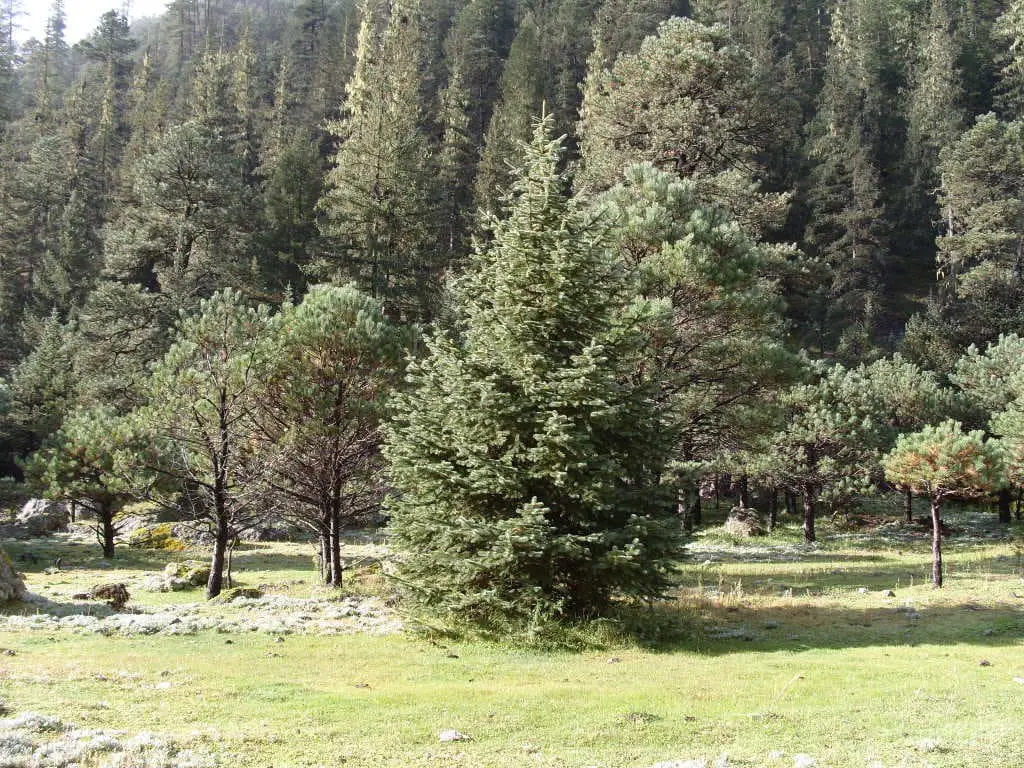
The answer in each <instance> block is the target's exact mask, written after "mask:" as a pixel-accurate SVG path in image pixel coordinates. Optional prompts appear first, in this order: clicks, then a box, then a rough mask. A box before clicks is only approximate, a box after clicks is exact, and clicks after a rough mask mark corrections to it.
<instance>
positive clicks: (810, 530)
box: [804, 483, 817, 544]
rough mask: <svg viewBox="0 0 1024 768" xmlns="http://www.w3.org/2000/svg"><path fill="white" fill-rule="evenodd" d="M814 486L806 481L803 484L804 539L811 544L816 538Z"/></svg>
mask: <svg viewBox="0 0 1024 768" xmlns="http://www.w3.org/2000/svg"><path fill="white" fill-rule="evenodd" d="M814 517H815V511H814V486H813V485H811V484H810V483H808V484H807V485H805V486H804V541H805V542H806V543H808V544H812V543H813V542H814V541H816V540H817V536H816V535H815V533H814Z"/></svg>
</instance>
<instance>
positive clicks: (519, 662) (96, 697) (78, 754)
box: [0, 510, 1024, 768]
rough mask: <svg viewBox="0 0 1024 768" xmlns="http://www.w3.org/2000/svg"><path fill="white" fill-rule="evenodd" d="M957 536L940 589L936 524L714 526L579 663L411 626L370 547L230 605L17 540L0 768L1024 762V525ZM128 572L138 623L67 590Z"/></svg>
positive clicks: (979, 525)
mask: <svg viewBox="0 0 1024 768" xmlns="http://www.w3.org/2000/svg"><path fill="white" fill-rule="evenodd" d="M893 514H894V515H895V510H893ZM948 522H949V524H950V525H951V526H952V527H953V531H952V532H951V535H950V536H949V537H948V538H947V539H946V548H945V551H946V566H947V568H946V577H947V583H946V587H945V588H944V589H942V590H933V589H932V588H931V586H930V582H929V574H930V541H929V536H928V533H927V531H926V529H924V528H923V527H916V526H907V525H903V524H901V523H888V522H886V521H885V520H884V519H875V518H866V519H863V520H862V521H861V525H852V526H851V525H847V524H846V523H845V522H843V521H836V522H834V523H833V522H831V521H828V520H824V521H821V525H820V529H819V534H820V539H821V540H820V542H819V543H818V544H817V545H816V546H813V547H805V546H804V545H802V544H801V543H800V534H799V529H798V527H797V524H796V522H795V521H793V522H790V523H787V524H786V525H784V526H783V527H782V528H781V529H779V530H778V531H776V532H775V533H774V534H772V535H771V536H768V537H762V538H759V539H742V540H740V539H733V538H731V537H729V536H726V535H725V534H723V532H722V529H721V527H716V526H711V527H708V528H707V529H705V530H704V531H702V532H700V533H698V534H697V535H696V536H695V537H694V538H693V539H692V540H691V542H690V543H689V545H688V547H687V555H686V557H685V558H684V559H683V560H682V561H681V564H680V568H679V579H680V583H679V587H678V589H677V591H676V592H675V594H674V595H673V596H672V597H671V599H669V600H666V601H664V602H662V603H659V604H657V605H655V606H653V607H652V608H650V609H649V613H646V616H645V619H646V621H645V624H646V626H648V627H651V626H657V627H658V628H659V630H660V634H659V637H658V638H657V639H648V640H644V639H643V638H642V637H634V638H633V639H627V637H628V633H626V632H623V631H622V630H621V627H618V626H615V625H613V624H609V625H608V626H606V627H604V628H602V627H596V628H593V627H592V628H591V629H589V630H588V631H587V632H584V633H581V634H580V635H579V637H578V638H577V639H578V640H579V642H580V648H579V649H578V650H573V651H569V650H558V651H552V650H542V649H538V648H531V647H529V646H527V645H525V644H524V643H521V642H517V641H516V640H515V639H511V640H510V641H509V642H506V643H502V644H496V643H490V642H483V641H461V642H455V641H448V640H443V641H442V640H438V639H436V638H435V639H431V638H429V637H427V636H424V635H422V634H420V633H416V632H413V631H410V630H409V629H405V630H403V629H402V627H403V623H407V622H405V618H404V617H402V616H400V615H396V614H395V613H394V609H392V608H390V607H389V606H388V604H387V603H388V601H387V600H386V596H387V595H386V586H385V585H384V583H383V581H382V579H381V577H380V575H379V570H378V569H377V568H376V567H375V566H374V564H373V563H374V559H375V558H376V556H377V555H378V554H379V546H377V545H376V544H375V543H373V542H372V541H370V540H368V539H365V538H362V539H358V540H356V541H354V542H352V543H351V545H350V546H349V547H348V549H347V554H348V556H349V557H351V558H352V561H353V563H354V564H355V567H354V568H353V572H354V575H355V578H353V579H352V584H351V585H350V586H349V587H348V588H346V590H343V594H342V595H337V594H335V593H330V592H328V591H326V590H324V589H323V588H321V587H318V586H316V584H315V574H314V572H313V567H312V559H311V554H312V548H311V547H310V546H309V545H308V544H289V543H281V544H269V543H268V544H256V545H251V546H249V547H247V548H245V549H243V550H240V551H239V552H238V553H236V555H235V574H236V576H237V578H238V579H239V581H240V582H241V583H243V584H244V585H245V586H261V587H262V588H263V590H264V592H265V593H266V595H267V597H265V598H262V599H259V600H256V599H250V600H240V601H237V602H235V603H231V604H228V605H220V606H218V605H206V604H203V602H202V591H201V590H194V591H187V592H171V593H160V592H145V591H142V589H141V586H142V585H143V584H144V583H146V580H147V579H150V578H152V576H153V575H154V574H156V573H158V572H159V571H161V570H162V569H163V567H164V565H165V564H166V563H167V562H168V561H171V560H181V559H184V558H185V557H186V556H187V555H186V554H169V553H162V552H138V551H136V550H130V549H128V548H120V547H119V549H118V558H117V560H114V561H112V562H109V563H108V562H106V561H103V560H102V559H101V558H100V557H99V552H98V546H97V545H95V544H94V543H90V542H87V541H85V540H83V539H81V538H80V537H75V536H67V535H59V536H55V537H52V538H51V539H47V540H33V541H30V542H26V541H17V542H16V541H3V542H0V546H3V547H4V548H5V549H6V550H7V551H8V553H9V554H10V555H11V556H12V558H14V560H15V563H16V565H17V566H18V567H19V569H20V570H22V571H24V572H25V574H26V583H27V585H28V588H29V590H30V591H31V592H33V593H34V594H35V595H37V596H38V597H37V598H36V599H35V602H34V603H31V604H28V605H23V606H10V607H8V609H7V610H6V616H3V617H0V695H2V696H3V698H4V700H5V701H4V706H5V707H6V710H7V714H8V715H9V718H8V719H7V720H0V765H3V766H12V767H13V766H20V765H24V766H68V765H71V764H77V765H81V766H108V765H109V766H122V767H123V768H127V767H128V766H136V767H137V768H141V767H142V766H154V767H155V766H167V767H168V768H171V767H172V766H173V767H174V768H187V766H196V767H197V768H198V767H200V766H214V765H223V766H228V765H244V766H247V767H248V768H264V767H266V768H288V767H292V766H294V767H296V768H298V767H300V766H301V767H303V768H313V767H314V766H324V767H325V768H327V767H330V768H335V767H336V766H342V765H344V766H346V768H347V767H348V766H437V767H442V766H467V767H469V768H477V767H481V768H482V767H492V766H493V767H494V768H512V767H513V766H515V767H516V768H518V767H519V766H566V767H573V768H585V767H587V766H602V767H603V768H646V767H647V766H653V765H658V764H664V765H666V766H684V765H685V766H687V767H688V768H689V766H697V765H700V764H701V761H706V764H707V765H708V766H714V765H728V766H766V767H769V768H773V767H776V766H778V767H780V768H782V767H785V768H790V767H792V766H803V767H804V768H809V767H810V766H815V765H816V766H819V768H829V767H839V766H858V767H860V768H867V767H869V766H870V767H871V768H878V766H886V767H887V768H891V767H892V766H905V767H907V768H910V767H914V768H917V767H920V768H925V766H935V767H936V768H938V767H939V766H950V767H952V766H958V767H959V766H975V765H976V766H1008V767H1009V766H1021V765H1024V653H1022V651H1024V580H1022V576H1024V529H1022V528H1021V527H1019V526H1014V527H1012V528H1009V529H1008V528H1005V527H1000V526H998V525H997V524H995V523H994V521H993V519H992V518H991V517H990V516H984V517H982V516H978V515H972V514H968V513H963V514H951V515H949V519H948ZM197 554H198V553H197ZM29 555H31V556H34V557H35V558H36V562H30V561H28V560H26V559H25V558H27V557H29ZM57 557H60V558H61V569H60V570H54V569H53V568H52V563H53V560H55V559H56V558H57ZM111 581H121V582H125V583H127V584H129V589H130V590H131V591H132V600H131V602H130V603H129V605H128V609H127V611H128V612H127V613H126V614H125V616H128V617H132V616H134V617H136V619H134V620H135V621H136V624H134V625H131V624H129V625H127V626H125V625H123V624H118V625H116V626H114V625H104V624H103V622H110V621H111V619H112V618H113V617H111V616H110V615H109V614H110V611H109V610H108V609H107V608H105V607H102V606H97V604H96V603H92V604H89V603H84V602H82V601H76V600H74V599H73V597H72V595H73V594H75V593H77V592H79V591H82V590H86V589H88V588H89V587H90V586H92V585H93V584H97V583H103V582H111ZM890 593H891V594H890ZM644 610H645V611H647V609H644ZM154 616H171V618H172V619H173V618H177V619H178V621H176V622H174V623H166V624H165V623H161V622H158V621H156V620H155V619H152V617H154ZM114 620H115V621H121V620H120V619H114ZM189 622H191V623H189ZM346 622H347V623H346ZM183 625H184V626H183ZM104 626H106V627H107V628H106V629H104V628H103V627H104ZM111 627H113V628H111ZM648 638H653V634H651V633H648ZM29 713H38V716H36V715H29ZM446 730H452V731H457V732H458V733H459V734H461V735H464V736H466V737H467V738H466V739H465V740H455V741H448V742H442V741H441V738H440V736H441V733H442V732H443V731H446ZM453 735H454V734H450V733H449V734H447V736H448V737H452V736H453ZM674 761H678V762H674ZM686 761H693V762H692V763H688V762H686Z"/></svg>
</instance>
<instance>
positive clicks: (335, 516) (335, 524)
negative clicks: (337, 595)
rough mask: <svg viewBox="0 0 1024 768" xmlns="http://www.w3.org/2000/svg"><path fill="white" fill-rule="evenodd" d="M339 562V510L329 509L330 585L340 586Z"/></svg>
mask: <svg viewBox="0 0 1024 768" xmlns="http://www.w3.org/2000/svg"><path fill="white" fill-rule="evenodd" d="M341 571H342V563H341V512H340V511H339V510H338V509H333V510H331V580H330V582H328V583H329V584H330V585H331V586H332V587H340V586H341V583H342V575H341Z"/></svg>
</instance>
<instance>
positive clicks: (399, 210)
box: [314, 0, 443, 317]
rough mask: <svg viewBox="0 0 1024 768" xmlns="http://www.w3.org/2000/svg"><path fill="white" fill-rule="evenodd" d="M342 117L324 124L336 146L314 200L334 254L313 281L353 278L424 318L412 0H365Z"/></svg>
mask: <svg viewBox="0 0 1024 768" xmlns="http://www.w3.org/2000/svg"><path fill="white" fill-rule="evenodd" d="M363 13H364V16H363V23H362V27H361V29H360V32H359V42H358V52H357V63H356V70H355V73H354V74H353V76H352V80H351V81H350V82H349V86H348V100H347V102H346V104H345V112H346V115H345V118H344V119H343V120H341V121H338V122H334V123H332V124H331V125H330V128H331V130H332V131H333V132H334V133H336V134H337V135H338V136H339V137H340V139H341V146H340V148H339V149H338V153H337V154H336V155H335V157H334V159H333V167H332V168H331V169H330V170H329V171H328V173H327V179H326V184H325V192H324V194H323V197H322V198H321V201H320V208H321V210H322V212H323V214H324V217H323V221H322V231H323V233H324V235H326V236H327V237H329V238H331V239H332V240H333V244H334V251H335V252H334V253H331V254H329V255H328V256H327V257H325V258H324V259H323V260H322V262H321V263H319V264H317V265H315V269H314V271H315V273H316V274H317V276H318V277H322V278H336V277H340V278H348V279H354V280H356V281H357V282H358V283H359V284H360V286H362V287H363V288H364V289H365V290H367V291H368V292H369V293H371V294H372V295H373V296H375V297H377V298H380V299H382V300H384V301H385V303H386V304H387V305H388V306H389V311H392V312H394V311H398V312H401V313H404V314H406V315H407V316H412V317H421V316H424V315H429V314H430V313H431V310H432V309H433V301H434V298H435V296H436V293H437V290H438V280H439V276H440V271H441V269H442V267H443V264H440V263H439V258H438V256H439V254H438V250H439V248H438V239H437V231H436V229H435V227H434V218H435V216H436V215H437V212H438V210H439V191H438V190H437V188H436V182H437V176H436V169H435V157H434V153H435V149H436V148H435V147H434V146H433V143H432V142H431V140H430V139H429V138H428V136H427V135H426V133H425V132H424V130H423V129H424V126H425V123H426V121H427V119H428V113H429V110H428V105H427V104H425V103H424V101H423V98H422V96H423V94H422V88H421V71H422V68H423V66H424V64H425V59H424V40H423V18H422V13H421V11H420V7H419V0H401V2H399V3H396V4H395V6H394V7H393V8H391V9H390V13H388V12H386V9H385V8H384V7H383V3H381V2H380V0H367V2H366V3H365V4H364V7H363Z"/></svg>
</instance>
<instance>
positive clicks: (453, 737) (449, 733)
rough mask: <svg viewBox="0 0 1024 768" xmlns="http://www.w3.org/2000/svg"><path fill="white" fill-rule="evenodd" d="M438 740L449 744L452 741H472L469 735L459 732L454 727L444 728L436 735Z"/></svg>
mask: <svg viewBox="0 0 1024 768" xmlns="http://www.w3.org/2000/svg"><path fill="white" fill-rule="evenodd" d="M437 739H438V741H440V742H441V743H442V744H449V743H451V742H453V741H472V740H473V739H471V738H470V737H469V736H467V735H466V734H464V733H459V732H458V731H456V730H455V729H454V728H446V729H445V730H443V731H441V733H439V734H438V735H437Z"/></svg>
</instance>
